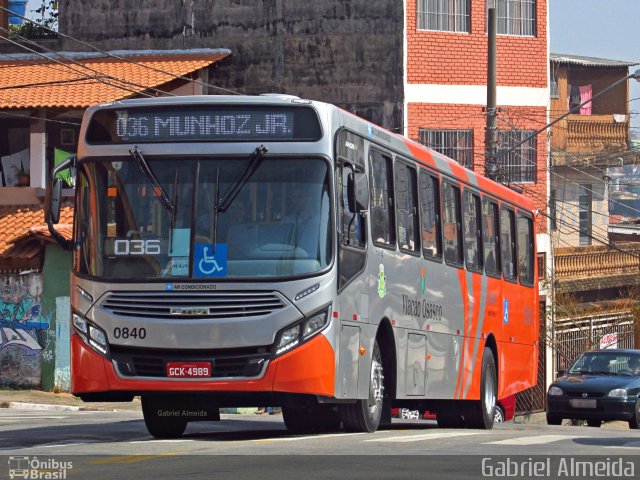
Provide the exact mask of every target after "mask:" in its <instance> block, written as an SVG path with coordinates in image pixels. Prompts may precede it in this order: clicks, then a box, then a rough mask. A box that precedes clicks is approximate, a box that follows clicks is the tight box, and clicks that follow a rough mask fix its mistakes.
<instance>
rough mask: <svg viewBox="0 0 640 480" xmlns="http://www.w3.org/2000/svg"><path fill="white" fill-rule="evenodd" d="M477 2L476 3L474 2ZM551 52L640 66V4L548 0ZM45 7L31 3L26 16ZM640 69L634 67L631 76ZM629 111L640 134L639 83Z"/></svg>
mask: <svg viewBox="0 0 640 480" xmlns="http://www.w3.org/2000/svg"><path fill="white" fill-rule="evenodd" d="M474 1H477V0H474ZM547 2H548V5H549V22H550V25H549V32H550V40H551V52H553V53H568V54H574V55H585V56H590V57H602V58H608V59H612V60H626V61H629V62H638V63H640V34H639V30H640V27H639V25H638V19H640V0H547ZM41 4H42V0H29V3H27V16H29V17H33V16H34V14H33V13H32V12H31V11H32V10H35V9H36V8H38V7H39V6H40V5H41ZM636 69H640V65H638V66H635V67H631V69H630V72H634V71H635V70H636ZM630 82H631V91H630V99H634V98H639V99H638V100H635V101H634V100H632V101H631V104H630V108H629V110H630V111H632V112H636V113H635V115H632V120H631V125H632V127H633V128H634V132H639V133H640V114H638V113H637V112H639V111H640V82H636V81H634V80H631V81H630Z"/></svg>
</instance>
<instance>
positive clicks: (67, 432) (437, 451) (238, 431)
mask: <svg viewBox="0 0 640 480" xmlns="http://www.w3.org/2000/svg"><path fill="white" fill-rule="evenodd" d="M523 455H524V457H522V456H523ZM557 455H560V456H566V457H567V458H568V457H570V456H572V455H595V456H598V458H600V459H605V458H609V459H616V458H618V457H620V456H628V455H633V456H635V455H637V457H635V462H636V467H635V470H634V475H635V474H637V473H638V472H640V432H639V431H634V430H628V429H620V428H617V429H608V428H602V429H596V428H588V427H571V426H559V427H550V426H546V425H522V424H513V423H506V424H499V425H496V427H495V428H494V430H492V431H482V430H455V429H441V428H438V427H437V425H436V423H435V422H431V421H424V420H394V423H393V425H392V426H391V427H390V428H388V429H385V430H381V431H378V432H376V433H371V434H368V433H356V434H354V433H335V434H322V435H301V436H295V435H289V434H288V432H287V431H286V429H285V427H284V424H283V422H282V417H281V416H279V415H274V416H259V415H223V416H222V421H220V422H204V423H190V424H189V426H188V427H187V431H186V433H185V435H184V436H183V437H182V438H180V439H172V440H156V439H153V438H152V437H150V436H149V435H148V433H147V431H146V429H145V426H144V422H143V420H142V416H141V414H140V413H139V412H82V411H79V412H66V411H65V412H58V411H23V410H13V409H0V456H3V458H4V459H6V460H3V459H2V458H0V478H7V477H5V475H7V476H8V474H9V473H11V472H9V470H8V466H13V467H15V466H16V465H19V463H20V461H21V460H19V459H22V463H23V466H24V462H25V461H31V460H33V459H34V458H37V459H38V461H39V462H44V463H43V464H42V465H41V467H43V466H44V467H47V468H41V470H49V471H51V470H55V469H56V468H58V466H59V463H58V464H56V463H53V464H51V463H49V464H47V463H46V461H47V460H51V459H53V460H55V461H57V462H64V461H70V462H72V463H73V468H70V469H68V470H67V471H66V472H65V474H66V478H92V479H98V478H114V479H117V478H123V479H124V478H127V479H131V478H135V479H138V478H153V479H154V480H157V479H161V478H199V477H200V476H202V478H233V479H239V478H260V479H270V478H274V479H275V478H278V479H281V478H305V479H307V478H323V479H326V478H340V479H343V478H368V479H369V478H385V479H393V478H407V479H409V478H410V479H415V478H482V476H483V473H492V474H493V473H495V469H494V470H483V468H485V467H487V466H489V467H490V464H486V465H484V466H483V464H482V461H483V460H482V459H483V458H489V457H490V458H493V459H494V460H495V461H498V460H499V459H500V458H506V457H505V456H508V457H513V458H521V463H522V462H525V463H526V462H529V463H531V462H533V461H536V459H541V461H544V459H545V458H546V457H548V456H557ZM518 456H520V457H518ZM11 458H13V460H10V459H11ZM25 459H28V460H25ZM527 459H529V460H527ZM556 459H557V457H556ZM603 461H604V460H603ZM610 461H613V460H610ZM12 462H13V463H12ZM50 467H53V469H52V468H50ZM524 467H527V465H524ZM524 467H523V468H524ZM58 471H59V469H58ZM16 472H17V471H16V470H14V471H13V473H14V478H24V477H15V473H16ZM18 473H20V472H18ZM427 473H428V475H427ZM614 473H615V472H614ZM493 476H495V475H493ZM519 476H520V477H523V476H522V475H519ZM547 476H549V475H547ZM551 477H552V478H555V476H551ZM30 478H31V477H30ZM41 478H46V477H41ZM50 478H51V477H50ZM54 478H55V477H54ZM531 478H533V477H531ZM611 478H614V477H613V476H612V477H611Z"/></svg>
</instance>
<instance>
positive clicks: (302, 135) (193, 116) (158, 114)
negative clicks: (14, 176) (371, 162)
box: [87, 106, 320, 143]
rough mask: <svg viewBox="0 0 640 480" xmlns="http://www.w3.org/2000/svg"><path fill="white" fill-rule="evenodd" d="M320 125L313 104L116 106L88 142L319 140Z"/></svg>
mask: <svg viewBox="0 0 640 480" xmlns="http://www.w3.org/2000/svg"><path fill="white" fill-rule="evenodd" d="M319 137H320V126H319V123H318V117H317V115H316V114H315V112H314V111H313V110H311V109H309V108H304V109H303V108H277V107H276V108H265V107H254V108H251V107H244V108H241V109H238V108H229V107H227V108H225V107H219V106H209V107H200V108H168V109H167V108H164V109H158V108H156V109H148V108H147V109H137V108H131V109H115V110H105V111H100V112H97V113H96V114H95V115H94V116H93V118H92V119H91V124H90V126H89V129H88V131H87V141H88V142H89V143H133V142H135V143H155V142H160V143H162V142H184V141H190V142H192V141H251V140H317V139H318V138H319Z"/></svg>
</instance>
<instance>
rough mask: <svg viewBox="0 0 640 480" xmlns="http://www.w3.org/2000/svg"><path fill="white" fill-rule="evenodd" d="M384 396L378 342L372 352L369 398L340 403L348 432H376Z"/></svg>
mask: <svg viewBox="0 0 640 480" xmlns="http://www.w3.org/2000/svg"><path fill="white" fill-rule="evenodd" d="M383 397H384V371H383V368H382V355H381V353H380V347H378V342H377V341H376V342H375V343H374V344H373V352H372V354H371V378H370V381H369V398H366V399H363V400H356V402H355V403H350V404H347V405H340V417H341V418H342V424H343V425H344V429H345V430H346V431H347V432H375V431H376V430H377V429H378V426H379V425H380V419H381V417H382V409H383Z"/></svg>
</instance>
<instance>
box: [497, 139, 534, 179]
mask: <svg viewBox="0 0 640 480" xmlns="http://www.w3.org/2000/svg"><path fill="white" fill-rule="evenodd" d="M533 133H534V131H533V130H499V131H498V152H497V155H498V156H497V158H498V174H499V175H501V177H502V180H503V181H505V182H507V183H535V181H536V157H537V155H536V152H537V149H536V141H537V139H536V137H533V138H529V137H530V136H531V135H533ZM526 138H529V140H527V141H526V142H524V143H523V144H522V145H519V144H520V142H522V141H523V140H525V139H526Z"/></svg>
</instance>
